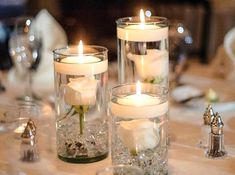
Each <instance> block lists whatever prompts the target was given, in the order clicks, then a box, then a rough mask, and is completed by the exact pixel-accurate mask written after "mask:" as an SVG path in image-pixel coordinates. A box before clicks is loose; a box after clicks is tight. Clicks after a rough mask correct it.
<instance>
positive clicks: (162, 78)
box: [116, 14, 169, 87]
mask: <svg viewBox="0 0 235 175" xmlns="http://www.w3.org/2000/svg"><path fill="white" fill-rule="evenodd" d="M140 15H141V14H140ZM142 18H144V17H142ZM116 23H117V44H118V70H119V72H118V80H119V83H133V82H136V81H137V80H140V81H141V82H146V83H152V84H158V85H161V86H164V87H168V72H169V70H168V67H169V52H168V21H167V19H166V18H164V17H154V16H152V17H146V18H144V21H143V20H142V21H141V17H138V16H136V17H126V18H120V19H118V20H117V21H116Z"/></svg>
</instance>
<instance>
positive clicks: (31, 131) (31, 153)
mask: <svg viewBox="0 0 235 175" xmlns="http://www.w3.org/2000/svg"><path fill="white" fill-rule="evenodd" d="M21 140H22V142H21V155H20V159H21V160H22V161H23V162H34V161H37V160H38V159H39V154H38V149H37V144H36V126H35V124H34V122H33V121H32V120H31V119H29V121H28V122H27V125H26V127H25V130H24V132H23V133H22V135H21Z"/></svg>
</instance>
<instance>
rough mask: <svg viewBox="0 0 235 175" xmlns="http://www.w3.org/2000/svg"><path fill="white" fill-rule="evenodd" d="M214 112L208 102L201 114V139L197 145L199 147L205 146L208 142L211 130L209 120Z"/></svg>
mask: <svg viewBox="0 0 235 175" xmlns="http://www.w3.org/2000/svg"><path fill="white" fill-rule="evenodd" d="M214 116H215V114H214V110H213V108H212V106H211V104H209V105H208V106H207V108H206V110H205V112H204V114H203V125H202V126H201V135H202V136H201V137H202V139H201V140H200V141H199V144H198V145H199V147H200V148H203V149H205V148H207V147H208V144H209V137H208V135H209V133H210V130H211V127H210V124H211V121H212V120H213V118H214Z"/></svg>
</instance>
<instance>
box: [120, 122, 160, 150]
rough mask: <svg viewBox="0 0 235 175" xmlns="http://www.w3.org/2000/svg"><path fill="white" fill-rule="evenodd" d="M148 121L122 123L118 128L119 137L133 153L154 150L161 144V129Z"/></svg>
mask: <svg viewBox="0 0 235 175" xmlns="http://www.w3.org/2000/svg"><path fill="white" fill-rule="evenodd" d="M156 127H157V126H156V125H155V127H154V123H153V122H151V121H150V120H148V119H139V120H132V121H122V122H120V126H119V127H118V135H119V137H120V139H121V141H122V142H123V144H124V145H125V146H126V147H128V148H129V150H130V151H131V152H138V151H142V150H145V149H152V148H154V147H156V146H157V145H158V143H159V140H160V136H159V128H156Z"/></svg>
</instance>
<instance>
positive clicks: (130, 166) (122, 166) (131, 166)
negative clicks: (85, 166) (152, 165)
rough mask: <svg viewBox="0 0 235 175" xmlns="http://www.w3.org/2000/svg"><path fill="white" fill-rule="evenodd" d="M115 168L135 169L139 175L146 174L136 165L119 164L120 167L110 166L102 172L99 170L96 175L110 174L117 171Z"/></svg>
mask: <svg viewBox="0 0 235 175" xmlns="http://www.w3.org/2000/svg"><path fill="white" fill-rule="evenodd" d="M115 168H131V169H134V170H135V171H138V173H140V174H144V171H143V170H142V169H141V168H139V167H137V166H135V165H124V164H118V165H110V166H107V167H104V168H102V169H100V170H97V172H96V175H99V174H100V173H105V172H108V171H109V170H110V169H115Z"/></svg>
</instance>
